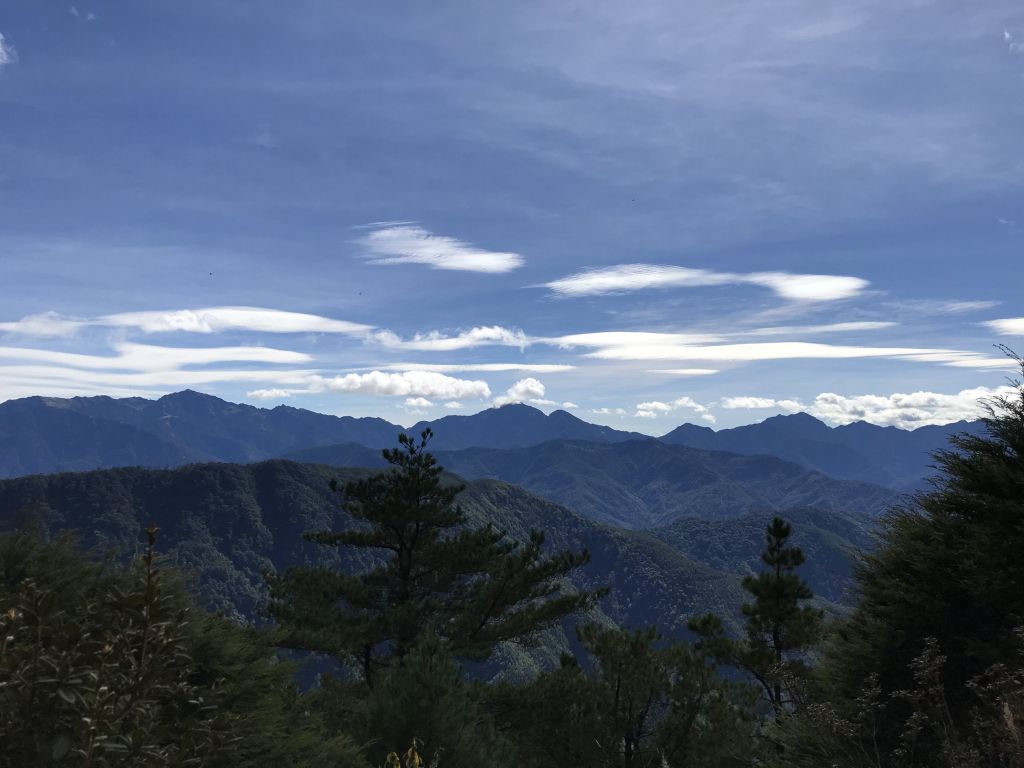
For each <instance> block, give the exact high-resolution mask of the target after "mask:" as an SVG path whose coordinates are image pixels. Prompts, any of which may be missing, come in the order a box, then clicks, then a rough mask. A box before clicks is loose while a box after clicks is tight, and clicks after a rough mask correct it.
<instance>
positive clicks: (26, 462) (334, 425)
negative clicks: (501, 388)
mask: <svg viewBox="0 0 1024 768" xmlns="http://www.w3.org/2000/svg"><path fill="white" fill-rule="evenodd" d="M427 426H430V427H432V428H433V429H434V431H435V433H436V434H437V440H436V441H435V443H434V445H435V446H436V447H438V448H444V447H448V448H464V447H467V446H471V445H479V446H486V447H498V448H506V447H519V446H529V445H536V444H538V443H542V442H545V441H547V440H553V439H580V440H590V441H594V442H611V441H615V440H629V439H633V438H636V437H638V435H636V434H635V433H630V432H617V431H616V430H613V429H610V428H608V427H602V426H598V425H596V424H588V423H587V422H585V421H581V420H580V419H578V418H576V417H575V416H572V415H571V414H568V413H566V412H565V411H555V412H554V413H552V414H550V415H545V414H544V413H543V412H542V411H540V410H538V409H536V408H532V407H530V406H527V405H507V406H504V407H502V408H489V409H486V410H484V411H481V412H480V413H477V414H475V415H473V416H446V417H444V418H442V419H439V420H437V421H436V422H421V423H420V424H417V425H415V426H414V427H413V428H412V429H411V430H405V429H403V428H402V427H401V426H399V425H397V424H391V423H390V422H388V421H385V420H384V419H377V418H354V417H351V416H329V415H325V414H321V413H315V412H313V411H307V410H303V409H301V408H292V407H290V406H286V405H280V406H277V407H276V408H271V409H267V408H256V407H254V406H251V405H244V404H237V403H229V402H227V401H225V400H221V399H220V398H218V397H213V396H212V395H204V394H201V393H199V392H194V391H191V390H185V391H183V392H176V393H174V394H171V395H166V396H164V397H161V398H159V399H157V400H147V399H144V398H138V397H133V398H120V399H118V398H111V397H74V398H67V399H64V398H52V397H46V398H44V397H30V398H24V399H21V400H10V401H7V402H5V403H2V404H0V441H2V442H3V448H2V449H0V477H15V476H18V475H23V474H30V473H34V472H43V473H45V472H59V471H64V470H87V469H98V468H103V467H112V466H132V465H140V466H151V467H167V466H180V465H182V464H186V463H189V462H193V461H227V462H249V461H262V460H264V459H269V458H273V457H276V456H281V455H284V454H288V453H292V452H295V451H301V450H303V449H307V448H315V447H318V446H325V445H335V444H340V443H354V444H359V445H364V446H368V447H371V448H383V447H386V446H391V445H394V444H395V438H396V437H397V435H398V433H399V432H402V431H413V432H414V433H418V432H419V431H421V430H422V429H423V428H424V427H427ZM113 435H116V436H117V437H116V438H115V437H112V436H113Z"/></svg>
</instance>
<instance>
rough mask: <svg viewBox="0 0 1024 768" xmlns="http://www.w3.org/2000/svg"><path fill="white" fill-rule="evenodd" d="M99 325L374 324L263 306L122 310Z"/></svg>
mask: <svg viewBox="0 0 1024 768" xmlns="http://www.w3.org/2000/svg"><path fill="white" fill-rule="evenodd" d="M93 322H94V323H95V324H96V325H112V326H120V327H129V328H138V329H139V330H141V331H142V332H144V333H169V332H174V331H183V332H186V333H220V332H222V331H261V332H263V333H344V334H361V333H365V332H367V331H370V330H371V329H372V326H369V325H363V324H361V323H350V322H348V321H346V320H334V319H331V318H329V317H322V316H320V315H310V314H306V313H303V312H286V311H283V310H280V309H264V308H261V307H208V308H205V309H180V310H174V311H169V312H122V313H120V314H116V315H106V316H104V317H101V318H98V319H97V320H95V321H93Z"/></svg>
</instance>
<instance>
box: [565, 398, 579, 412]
mask: <svg viewBox="0 0 1024 768" xmlns="http://www.w3.org/2000/svg"><path fill="white" fill-rule="evenodd" d="M562 407H563V408H565V410H567V411H572V410H575V409H577V408H579V406H578V405H576V403H573V402H570V401H568V400H566V401H565V402H564V403H562Z"/></svg>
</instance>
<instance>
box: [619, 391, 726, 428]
mask: <svg viewBox="0 0 1024 768" xmlns="http://www.w3.org/2000/svg"><path fill="white" fill-rule="evenodd" d="M678 408H686V409H688V410H691V411H694V412H695V413H697V414H699V415H700V417H701V418H702V419H704V420H705V421H710V422H711V423H714V422H715V416H714V414H712V413H711V411H709V410H708V408H707V407H706V406H704V405H701V404H700V403H698V402H697V401H696V400H694V399H693V398H692V397H679V398H676V399H675V400H673V401H672V402H670V403H664V402H661V401H660V400H650V401H647V402H645V403H637V405H636V412H635V413H634V414H633V416H635V417H637V418H640V419H656V418H658V417H659V416H664V415H665V414H668V413H670V412H672V411H675V410H676V409H678Z"/></svg>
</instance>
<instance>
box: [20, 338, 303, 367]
mask: <svg viewBox="0 0 1024 768" xmlns="http://www.w3.org/2000/svg"><path fill="white" fill-rule="evenodd" d="M113 346H114V350H115V351H116V352H117V353H118V354H117V355H110V356H107V355H83V354H78V353H74V352H59V351H54V350H49V349H33V348H28V347H0V360H3V359H6V360H18V361H25V362H41V363H48V364H53V365H60V366H66V367H68V368H85V369H109V370H122V369H123V370H137V371H171V370H176V369H178V368H182V367H184V366H190V365H213V364H217V363H235V362H246V363H270V364H292V363H305V362H309V361H310V360H311V359H312V358H311V357H310V356H309V355H307V354H305V353H304V352H292V351H289V350H285V349H274V348H272V347H194V348H189V347H159V346H151V345H148V344H131V343H128V342H121V343H119V344H114V345H113Z"/></svg>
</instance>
